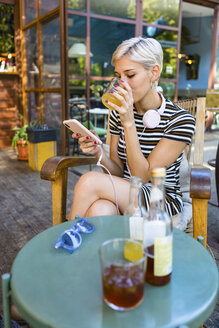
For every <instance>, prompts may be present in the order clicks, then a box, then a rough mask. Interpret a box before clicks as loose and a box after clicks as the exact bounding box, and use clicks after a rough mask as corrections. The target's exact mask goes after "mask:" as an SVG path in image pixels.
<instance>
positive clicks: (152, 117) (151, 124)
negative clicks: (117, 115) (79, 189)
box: [143, 93, 166, 129]
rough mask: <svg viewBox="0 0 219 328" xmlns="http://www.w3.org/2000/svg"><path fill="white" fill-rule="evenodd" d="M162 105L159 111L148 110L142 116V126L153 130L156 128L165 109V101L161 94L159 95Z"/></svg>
mask: <svg viewBox="0 0 219 328" xmlns="http://www.w3.org/2000/svg"><path fill="white" fill-rule="evenodd" d="M159 95H160V97H161V99H162V104H161V106H160V108H159V109H149V110H147V112H146V113H145V114H144V116H143V124H144V127H145V128H149V129H154V128H156V126H158V125H159V123H160V115H161V114H163V112H164V110H165V107H166V101H165V98H164V96H163V95H162V93H159Z"/></svg>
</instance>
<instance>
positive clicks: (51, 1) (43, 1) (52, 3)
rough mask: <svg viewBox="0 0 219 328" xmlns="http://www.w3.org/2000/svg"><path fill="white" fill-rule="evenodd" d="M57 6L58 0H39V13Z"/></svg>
mask: <svg viewBox="0 0 219 328" xmlns="http://www.w3.org/2000/svg"><path fill="white" fill-rule="evenodd" d="M58 6H59V0H40V15H44V14H46V13H48V12H49V11H51V10H53V9H55V8H57V7H58Z"/></svg>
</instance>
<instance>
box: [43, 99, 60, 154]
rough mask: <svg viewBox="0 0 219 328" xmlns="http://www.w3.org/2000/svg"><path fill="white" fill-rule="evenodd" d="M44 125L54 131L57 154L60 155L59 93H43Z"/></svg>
mask: <svg viewBox="0 0 219 328" xmlns="http://www.w3.org/2000/svg"><path fill="white" fill-rule="evenodd" d="M43 98H44V99H43V106H44V123H45V124H47V125H48V127H49V128H55V129H56V136H57V154H58V155H60V154H61V126H62V121H61V95H60V94H59V93H44V95H43Z"/></svg>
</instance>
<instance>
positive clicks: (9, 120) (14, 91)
mask: <svg viewBox="0 0 219 328" xmlns="http://www.w3.org/2000/svg"><path fill="white" fill-rule="evenodd" d="M18 89H19V77H18V75H12V74H1V73H0V149H3V148H8V147H11V140H12V137H13V135H14V132H13V131H12V130H11V129H12V128H13V127H15V125H16V124H17V118H18V110H19V96H18V94H19V90H18Z"/></svg>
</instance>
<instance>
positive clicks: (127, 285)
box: [99, 238, 146, 311]
mask: <svg viewBox="0 0 219 328" xmlns="http://www.w3.org/2000/svg"><path fill="white" fill-rule="evenodd" d="M99 254H100V262H101V270H102V285H103V298H104V301H105V303H106V304H107V305H108V306H109V307H110V308H112V309H113V310H117V311H127V310H131V309H134V308H136V307H137V306H138V305H140V304H141V303H142V301H143V299H144V286H145V282H144V275H145V270H146V256H145V254H144V251H143V245H142V244H141V243H140V242H138V241H134V240H132V239H124V238H117V239H111V240H107V241H105V242H104V243H103V244H102V245H101V247H100V249H99Z"/></svg>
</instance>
